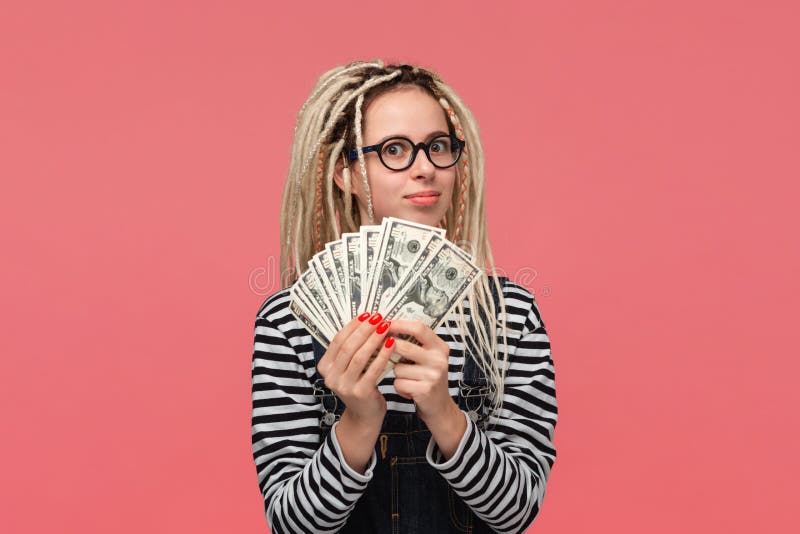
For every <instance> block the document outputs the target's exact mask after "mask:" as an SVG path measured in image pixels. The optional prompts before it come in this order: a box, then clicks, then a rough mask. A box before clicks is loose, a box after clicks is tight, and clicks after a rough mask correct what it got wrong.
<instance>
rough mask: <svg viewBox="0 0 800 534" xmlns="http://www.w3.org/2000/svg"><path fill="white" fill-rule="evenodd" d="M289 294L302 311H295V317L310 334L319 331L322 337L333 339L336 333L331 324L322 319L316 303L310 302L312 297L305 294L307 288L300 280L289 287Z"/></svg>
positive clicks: (293, 302) (297, 307)
mask: <svg viewBox="0 0 800 534" xmlns="http://www.w3.org/2000/svg"><path fill="white" fill-rule="evenodd" d="M289 296H290V298H291V302H292V304H293V305H294V306H295V307H296V309H297V310H299V311H301V312H302V314H299V313H295V317H297V318H298V319H300V321H301V322H302V323H303V324H304V325H306V329H307V330H308V331H309V332H310V333H312V335H314V332H319V333H321V334H322V336H323V337H324V338H327V339H333V336H334V335H335V333H336V332H335V331H334V329H333V325H331V324H330V323H328V321H327V320H325V319H324V317H323V314H322V312H321V311H320V310H319V309H318V308H317V306H316V304H313V303H312V299H311V298H310V297H309V296H308V295H307V289H306V288H305V285H304V284H303V283H302V282H301V281H299V280H298V281H297V282H295V284H294V285H293V286H292V287H291V288H290V289H289ZM293 313H294V310H293ZM312 330H313V332H312Z"/></svg>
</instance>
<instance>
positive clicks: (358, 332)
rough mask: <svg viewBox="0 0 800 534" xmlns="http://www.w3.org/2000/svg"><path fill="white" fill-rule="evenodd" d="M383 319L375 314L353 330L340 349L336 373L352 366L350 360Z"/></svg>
mask: <svg viewBox="0 0 800 534" xmlns="http://www.w3.org/2000/svg"><path fill="white" fill-rule="evenodd" d="M363 316H364V314H361V315H360V316H359V319H360V318H361V317H363ZM381 319H382V316H381V314H380V313H374V314H372V315H371V316H369V319H365V320H364V321H362V322H360V324H359V325H358V326H357V327H356V329H355V330H353V332H352V333H351V334H350V336H349V337H348V338H347V339H346V340H345V341H344V343H343V344H342V347H341V348H340V349H339V352H338V354H337V357H336V361H335V362H334V364H333V368H334V372H336V373H344V372H345V370H346V369H347V368H348V367H349V366H350V360H351V359H352V358H353V356H354V355H355V354H356V352H358V350H359V349H360V348H361V347H362V346H363V345H364V342H365V341H366V340H367V339H369V337H370V335H372V334H373V333H374V332H375V329H376V328H377V326H378V325H379V324H380V322H381Z"/></svg>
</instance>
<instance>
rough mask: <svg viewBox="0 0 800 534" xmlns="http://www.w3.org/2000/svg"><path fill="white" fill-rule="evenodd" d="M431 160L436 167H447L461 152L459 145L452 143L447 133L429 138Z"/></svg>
mask: <svg viewBox="0 0 800 534" xmlns="http://www.w3.org/2000/svg"><path fill="white" fill-rule="evenodd" d="M429 152H430V154H431V161H432V162H433V164H434V165H436V166H437V167H449V166H450V165H452V164H453V163H455V161H456V160H457V159H458V156H459V155H460V154H461V146H460V145H459V144H458V143H454V142H453V139H452V138H451V137H450V136H449V135H443V136H440V137H436V138H434V139H432V140H431V147H430V150H429Z"/></svg>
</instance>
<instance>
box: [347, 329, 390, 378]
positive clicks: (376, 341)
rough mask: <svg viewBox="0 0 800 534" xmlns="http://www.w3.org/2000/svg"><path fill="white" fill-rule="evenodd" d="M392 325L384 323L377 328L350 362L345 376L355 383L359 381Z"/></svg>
mask: <svg viewBox="0 0 800 534" xmlns="http://www.w3.org/2000/svg"><path fill="white" fill-rule="evenodd" d="M389 326H390V323H389V322H388V321H383V322H381V323H380V324H378V326H377V327H376V328H375V330H374V332H373V333H372V335H371V336H370V337H369V338H367V339H366V340H365V341H364V344H363V345H362V346H361V347H360V348H359V349H358V350H357V351H356V353H355V354H354V355H353V358H352V359H351V360H350V365H348V366H347V370H346V371H345V376H347V379H348V380H352V381H353V382H356V381H358V379H359V378H360V377H361V375H362V373H363V372H364V370H365V369H366V367H367V365H368V364H369V360H370V358H371V357H372V355H373V354H375V353H376V352H377V350H378V348H379V347H380V345H381V343H383V339H384V338H385V337H386V331H387V330H388V329H389Z"/></svg>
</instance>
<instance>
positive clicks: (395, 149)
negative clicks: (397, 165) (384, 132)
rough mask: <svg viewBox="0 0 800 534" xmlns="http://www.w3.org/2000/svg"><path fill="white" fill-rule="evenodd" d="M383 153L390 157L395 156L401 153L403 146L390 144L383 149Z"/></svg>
mask: <svg viewBox="0 0 800 534" xmlns="http://www.w3.org/2000/svg"><path fill="white" fill-rule="evenodd" d="M384 152H386V153H387V154H389V155H390V156H397V155H398V154H402V153H403V145H401V144H400V143H391V144H389V145H386V147H384Z"/></svg>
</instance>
